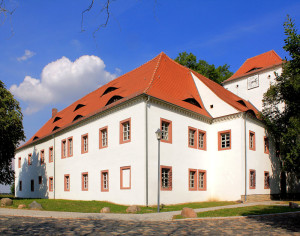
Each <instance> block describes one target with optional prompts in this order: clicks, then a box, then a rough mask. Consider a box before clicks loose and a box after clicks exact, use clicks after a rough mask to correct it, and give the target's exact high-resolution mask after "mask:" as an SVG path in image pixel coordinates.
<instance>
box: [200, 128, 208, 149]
mask: <svg viewBox="0 0 300 236" xmlns="http://www.w3.org/2000/svg"><path fill="white" fill-rule="evenodd" d="M198 148H199V149H201V150H206V132H205V131H203V130H198Z"/></svg>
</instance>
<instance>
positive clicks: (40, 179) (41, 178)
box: [39, 175, 43, 184]
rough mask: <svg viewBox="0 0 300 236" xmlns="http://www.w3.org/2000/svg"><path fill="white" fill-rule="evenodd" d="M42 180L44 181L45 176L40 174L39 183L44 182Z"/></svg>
mask: <svg viewBox="0 0 300 236" xmlns="http://www.w3.org/2000/svg"><path fill="white" fill-rule="evenodd" d="M42 182H43V177H42V176H41V175H40V176H39V184H42Z"/></svg>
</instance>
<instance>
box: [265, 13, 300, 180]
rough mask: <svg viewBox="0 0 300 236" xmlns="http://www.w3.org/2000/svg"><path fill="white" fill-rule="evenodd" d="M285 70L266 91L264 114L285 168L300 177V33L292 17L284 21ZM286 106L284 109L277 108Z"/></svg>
mask: <svg viewBox="0 0 300 236" xmlns="http://www.w3.org/2000/svg"><path fill="white" fill-rule="evenodd" d="M284 32H285V35H286V39H285V40H284V41H285V46H284V47H283V48H284V50H285V51H286V52H288V53H289V55H290V57H291V60H289V61H288V60H287V59H285V61H284V64H283V72H282V74H281V75H280V76H279V75H277V76H276V83H275V84H274V85H272V86H271V87H270V88H269V90H268V91H267V92H266V93H265V94H264V108H263V117H264V120H265V121H266V124H267V127H268V131H269V132H270V133H271V135H272V137H273V139H274V141H275V146H276V153H277V156H278V157H279V158H280V161H281V166H282V170H283V171H285V172H288V173H293V174H295V175H296V176H297V177H298V178H300V35H299V34H298V33H297V29H295V25H294V22H293V20H291V18H289V17H288V18H287V21H286V22H285V23H284ZM279 106H284V110H283V111H281V110H280V109H278V107H279Z"/></svg>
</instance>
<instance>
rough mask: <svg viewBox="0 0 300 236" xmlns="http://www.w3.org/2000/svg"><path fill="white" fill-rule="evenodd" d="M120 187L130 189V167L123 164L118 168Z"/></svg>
mask: <svg viewBox="0 0 300 236" xmlns="http://www.w3.org/2000/svg"><path fill="white" fill-rule="evenodd" d="M120 178H121V179H120V188H121V189H131V167H130V166H124V167H121V168H120Z"/></svg>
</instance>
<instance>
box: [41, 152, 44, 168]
mask: <svg viewBox="0 0 300 236" xmlns="http://www.w3.org/2000/svg"><path fill="white" fill-rule="evenodd" d="M43 164H45V151H44V150H41V165H43Z"/></svg>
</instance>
